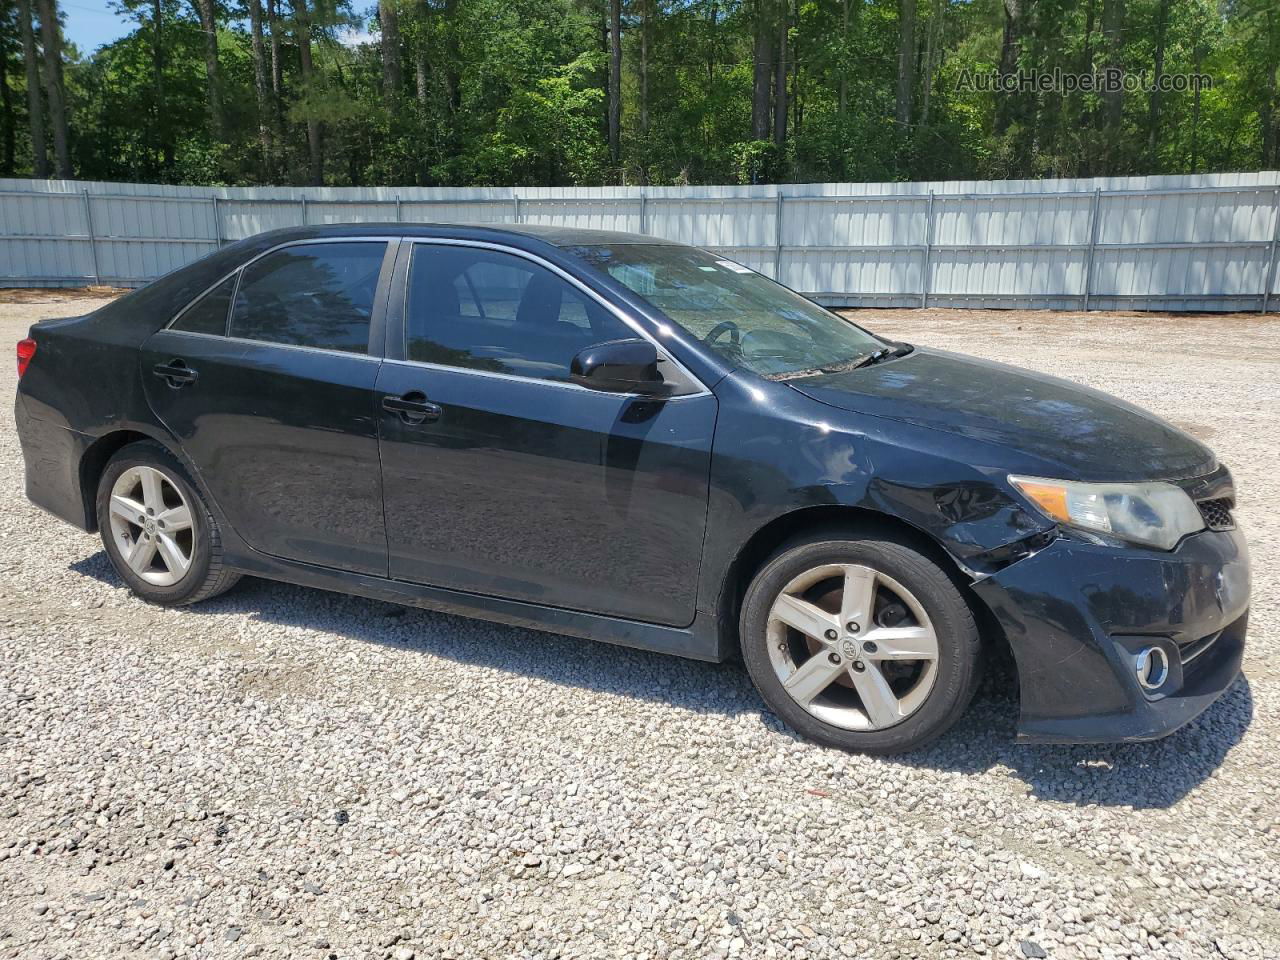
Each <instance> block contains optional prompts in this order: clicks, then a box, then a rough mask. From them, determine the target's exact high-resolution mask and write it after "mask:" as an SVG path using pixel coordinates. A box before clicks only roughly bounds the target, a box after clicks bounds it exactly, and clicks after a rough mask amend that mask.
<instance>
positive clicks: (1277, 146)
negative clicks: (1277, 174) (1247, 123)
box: [1258, 6, 1280, 169]
mask: <svg viewBox="0 0 1280 960" xmlns="http://www.w3.org/2000/svg"><path fill="white" fill-rule="evenodd" d="M1278 27H1280V18H1277V16H1276V11H1275V7H1274V6H1272V7H1268V8H1267V14H1266V40H1265V42H1266V44H1267V53H1268V56H1267V57H1266V59H1265V60H1264V64H1265V66H1264V69H1265V70H1266V72H1267V82H1266V90H1265V91H1264V93H1263V102H1262V107H1261V109H1259V110H1258V121H1259V123H1260V124H1261V126H1262V130H1261V133H1262V157H1261V160H1262V167H1263V168H1264V169H1265V168H1267V167H1271V168H1275V167H1278V166H1280V76H1278V75H1280V33H1278V32H1277V28H1278Z"/></svg>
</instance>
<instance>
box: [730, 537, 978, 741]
mask: <svg viewBox="0 0 1280 960" xmlns="http://www.w3.org/2000/svg"><path fill="white" fill-rule="evenodd" d="M740 636H741V643H742V655H743V660H744V661H745V663H746V666H747V671H748V672H749V673H750V675H751V679H752V680H753V681H754V683H755V685H756V688H757V689H758V690H759V691H760V695H761V696H762V697H763V698H764V700H765V702H766V703H767V704H768V705H769V707H770V708H771V709H772V710H773V711H774V712H775V713H776V714H777V715H778V716H779V717H781V718H782V720H783V721H785V722H786V723H787V724H788V725H789V726H790V727H792V728H793V729H795V730H796V731H798V732H799V733H801V734H803V735H804V736H806V737H809V738H810V739H812V740H816V741H818V742H819V743H823V744H826V745H828V746H832V747H838V748H840V749H844V750H852V751H857V752H861V753H870V754H892V753H902V752H905V751H909V750H915V749H918V748H920V747H922V746H924V745H925V744H927V743H929V742H930V741H932V740H934V739H936V738H937V737H939V736H941V735H942V734H943V733H945V732H946V731H947V730H948V729H949V728H950V727H951V726H952V725H953V724H955V722H956V721H957V720H958V719H959V718H960V716H961V715H962V714H963V713H964V711H965V709H966V708H967V707H968V705H969V702H970V700H971V699H972V698H973V691H974V689H975V687H976V686H977V681H978V675H979V670H978V665H979V652H980V643H979V636H978V628H977V624H976V623H975V621H974V617H973V612H972V611H971V610H970V609H969V605H968V604H967V603H966V602H965V599H964V597H963V596H962V595H961V593H960V590H959V588H958V587H957V586H956V584H955V583H954V582H953V581H952V579H951V577H950V576H948V575H947V573H946V571H944V570H943V569H942V568H941V567H939V566H938V564H936V563H935V562H934V561H933V560H931V559H930V558H928V557H927V556H925V555H924V554H922V553H920V552H919V551H918V550H916V549H914V548H913V547H911V546H910V545H908V544H907V543H904V542H900V541H898V540H895V539H892V538H890V537H886V536H884V535H880V536H877V537H876V538H874V539H834V538H826V537H824V538H813V539H807V540H804V541H799V542H792V543H791V544H789V545H787V546H785V547H783V548H782V549H781V550H780V551H779V552H778V553H776V554H775V555H774V556H773V557H772V558H771V559H770V560H769V561H767V562H766V563H765V564H764V566H763V567H762V568H761V569H760V571H759V572H758V573H757V574H756V576H755V578H754V579H753V580H752V582H751V585H750V587H749V588H748V589H747V593H746V596H745V598H744V601H743V605H742V618H741V623H740Z"/></svg>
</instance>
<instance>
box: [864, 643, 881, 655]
mask: <svg viewBox="0 0 1280 960" xmlns="http://www.w3.org/2000/svg"><path fill="white" fill-rule="evenodd" d="M862 649H863V650H865V651H867V653H875V652H876V650H878V649H879V647H877V646H876V642H875V641H874V640H868V641H866V642H865V643H863V645H862Z"/></svg>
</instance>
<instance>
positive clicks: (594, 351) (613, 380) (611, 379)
mask: <svg viewBox="0 0 1280 960" xmlns="http://www.w3.org/2000/svg"><path fill="white" fill-rule="evenodd" d="M658 362H659V357H658V348H657V347H655V346H654V345H653V344H652V343H650V342H649V341H648V340H644V339H641V338H640V337H635V338H630V339H627V340H607V341H605V342H604V343H595V344H592V345H591V346H589V347H586V348H585V349H583V350H581V351H579V353H578V355H577V356H576V357H574V358H573V362H572V363H571V364H570V365H569V378H570V379H571V380H572V381H573V382H574V383H576V384H578V385H579V386H583V387H590V388H591V389H592V390H607V391H609V392H610V393H638V394H642V395H644V396H649V397H657V396H664V395H666V394H667V393H670V392H671V388H670V385H669V384H668V383H667V382H666V379H665V378H664V377H663V376H662V374H661V373H660V372H659V370H658Z"/></svg>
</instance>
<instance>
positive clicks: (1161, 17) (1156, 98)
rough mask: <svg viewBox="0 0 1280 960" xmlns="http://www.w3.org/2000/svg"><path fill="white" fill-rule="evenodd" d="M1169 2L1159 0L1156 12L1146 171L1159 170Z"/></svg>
mask: <svg viewBox="0 0 1280 960" xmlns="http://www.w3.org/2000/svg"><path fill="white" fill-rule="evenodd" d="M1169 2H1170V0H1160V7H1159V12H1158V13H1157V14H1156V56H1155V85H1154V86H1153V88H1152V90H1151V104H1150V107H1149V109H1148V111H1147V171H1146V172H1147V173H1148V174H1157V173H1159V172H1160V170H1159V164H1158V163H1157V162H1156V150H1157V148H1158V147H1159V145H1160V81H1161V79H1162V78H1163V77H1164V41H1165V32H1166V30H1167V28H1168V26H1169Z"/></svg>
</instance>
